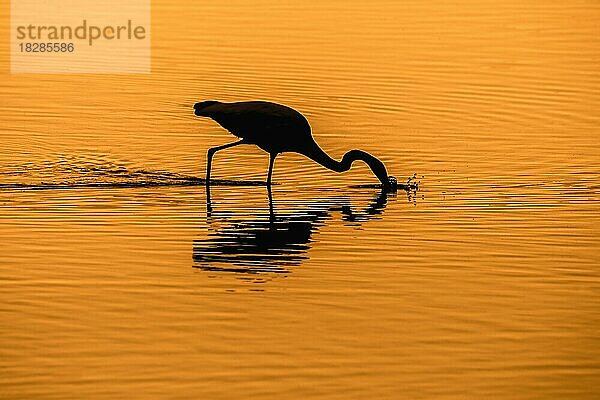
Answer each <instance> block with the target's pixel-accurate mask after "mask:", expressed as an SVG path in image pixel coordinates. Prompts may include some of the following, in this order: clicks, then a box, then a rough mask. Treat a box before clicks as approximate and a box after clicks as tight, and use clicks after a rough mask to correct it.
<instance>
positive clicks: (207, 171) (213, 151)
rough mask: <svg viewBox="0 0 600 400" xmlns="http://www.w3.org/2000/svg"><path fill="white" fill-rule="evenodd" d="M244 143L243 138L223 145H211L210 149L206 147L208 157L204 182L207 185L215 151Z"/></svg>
mask: <svg viewBox="0 0 600 400" xmlns="http://www.w3.org/2000/svg"><path fill="white" fill-rule="evenodd" d="M244 143H246V142H245V141H244V140H239V141H237V142H234V143H228V144H224V145H223V146H217V147H211V148H210V149H208V157H207V161H206V184H207V185H208V184H210V168H211V165H212V158H213V156H214V155H215V153H216V152H217V151H219V150H224V149H227V148H229V147H233V146H237V145H240V144H244Z"/></svg>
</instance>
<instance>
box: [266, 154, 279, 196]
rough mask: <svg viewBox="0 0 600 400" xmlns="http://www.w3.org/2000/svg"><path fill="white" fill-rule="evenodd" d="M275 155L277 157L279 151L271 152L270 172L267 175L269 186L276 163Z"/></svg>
mask: <svg viewBox="0 0 600 400" xmlns="http://www.w3.org/2000/svg"><path fill="white" fill-rule="evenodd" d="M275 157H277V153H271V158H270V159H269V174H268V175H267V186H268V187H269V188H270V187H271V177H272V176H273V165H274V164H275Z"/></svg>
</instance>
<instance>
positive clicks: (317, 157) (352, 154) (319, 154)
mask: <svg viewBox="0 0 600 400" xmlns="http://www.w3.org/2000/svg"><path fill="white" fill-rule="evenodd" d="M304 155H305V156H307V157H308V158H310V159H311V160H313V161H315V162H317V163H319V164H321V165H322V166H324V167H325V168H328V169H330V170H332V171H335V172H345V171H348V170H349V169H350V167H351V166H352V163H353V162H354V161H357V160H360V161H364V162H365V163H366V164H367V165H368V166H369V168H371V171H373V173H374V174H375V176H376V177H377V178H378V179H379V180H380V181H381V183H382V184H383V185H384V186H386V185H388V184H389V182H388V180H389V179H388V174H387V170H386V168H385V165H383V163H382V162H381V161H380V160H379V159H378V158H376V157H374V156H372V155H370V154H369V153H367V152H365V151H362V150H350V151H349V152H347V153H346V154H344V157H342V161H336V160H334V159H333V158H331V157H330V156H329V154H327V153H325V152H324V151H323V149H321V148H320V147H319V146H318V145H317V144H316V143H315V147H314V148H312V149H311V150H310V151H308V152H306V153H305V154H304Z"/></svg>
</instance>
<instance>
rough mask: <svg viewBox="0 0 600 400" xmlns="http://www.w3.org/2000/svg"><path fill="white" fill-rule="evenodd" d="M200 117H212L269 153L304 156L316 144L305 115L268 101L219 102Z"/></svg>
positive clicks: (241, 137)
mask: <svg viewBox="0 0 600 400" xmlns="http://www.w3.org/2000/svg"><path fill="white" fill-rule="evenodd" d="M196 115H198V116H203V117H209V118H211V119H213V120H215V121H216V122H217V123H218V124H219V125H221V126H222V127H223V128H225V129H227V130H228V131H229V132H231V133H232V134H233V135H235V136H237V137H239V138H240V139H244V140H245V141H246V142H247V143H248V144H254V145H256V146H258V147H260V148H261V149H263V150H264V151H266V152H267V153H269V154H271V153H284V152H288V151H294V152H297V153H302V150H308V149H310V148H311V147H312V146H311V144H315V145H316V143H315V141H314V139H313V137H312V134H311V131H310V125H309V124H308V121H307V120H306V118H304V115H302V114H300V113H299V112H298V111H296V110H294V109H293V108H290V107H287V106H284V105H281V104H275V103H269V102H266V101H241V102H237V103H216V104H211V105H209V106H207V107H203V108H202V109H201V110H200V113H198V112H197V113H196Z"/></svg>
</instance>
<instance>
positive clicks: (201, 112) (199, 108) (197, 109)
mask: <svg viewBox="0 0 600 400" xmlns="http://www.w3.org/2000/svg"><path fill="white" fill-rule="evenodd" d="M215 104H220V102H218V101H214V100H205V101H201V102H199V103H196V104H194V114H195V115H197V116H199V117H204V116H206V115H207V114H206V109H207V108H208V107H210V106H214V105H215Z"/></svg>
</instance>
